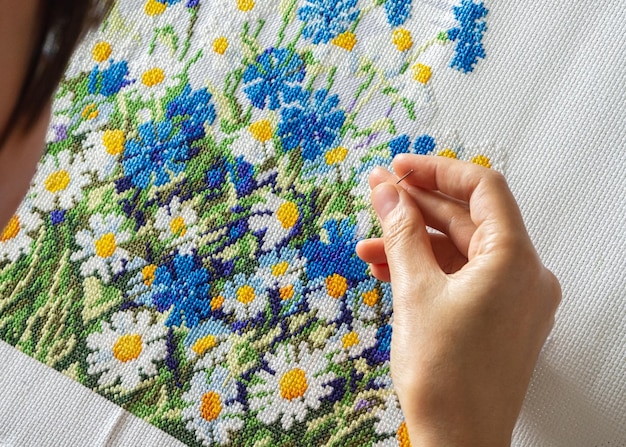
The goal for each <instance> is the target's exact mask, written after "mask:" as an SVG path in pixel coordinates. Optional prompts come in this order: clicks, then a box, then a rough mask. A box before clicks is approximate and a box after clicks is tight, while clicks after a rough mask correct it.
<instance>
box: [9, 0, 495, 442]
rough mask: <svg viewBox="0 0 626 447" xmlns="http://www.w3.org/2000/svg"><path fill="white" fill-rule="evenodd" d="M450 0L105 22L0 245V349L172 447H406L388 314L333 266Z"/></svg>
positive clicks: (449, 144)
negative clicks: (132, 418) (92, 395)
mask: <svg viewBox="0 0 626 447" xmlns="http://www.w3.org/2000/svg"><path fill="white" fill-rule="evenodd" d="M486 14H487V10H486V8H485V6H484V5H483V4H482V2H480V3H479V2H473V1H471V0H462V1H460V2H457V1H447V0H428V1H427V0H422V1H417V0H415V1H410V0H386V1H385V0H371V1H368V0H358V1H357V0H341V1H330V0H283V1H280V2H279V1H270V0H214V1H206V0H195V1H194V0H185V1H183V0H146V1H144V0H142V2H137V1H131V0H125V1H121V2H120V3H119V4H118V5H116V6H115V8H114V10H113V12H112V14H111V15H110V17H109V18H108V19H107V21H106V22H105V23H104V25H103V26H102V28H101V30H100V31H99V32H97V33H93V34H91V35H90V36H88V38H87V40H86V42H85V43H84V44H83V45H82V47H81V48H80V49H79V51H78V53H77V55H76V57H75V58H74V59H73V61H72V63H71V65H70V67H69V68H68V71H67V74H66V77H65V79H64V81H63V83H62V85H61V86H60V88H59V90H58V92H57V95H56V101H55V104H54V111H53V118H52V123H51V126H50V130H49V132H48V135H47V142H48V147H47V153H46V155H45V157H44V158H43V160H42V161H41V163H40V165H39V169H38V171H37V174H36V176H35V178H34V181H33V185H32V188H31V190H30V192H29V193H28V196H27V198H26V199H25V201H24V203H23V204H22V206H21V207H20V209H19V210H18V211H17V213H16V214H15V216H14V217H13V218H12V219H11V220H10V222H9V224H8V225H7V226H6V228H5V229H4V230H3V231H2V233H1V235H0V263H1V264H0V335H1V337H2V338H3V339H4V340H6V341H7V342H9V343H11V344H13V345H15V346H16V347H17V348H19V349H20V350H22V351H24V352H25V353H27V354H29V355H31V356H33V357H35V358H36V359H38V360H40V361H42V362H44V363H46V364H48V365H50V366H52V367H54V368H56V369H57V370H59V371H62V372H63V373H64V374H66V375H68V376H70V377H72V378H74V379H75V380H77V381H79V382H80V383H82V384H84V385H85V386H87V387H89V388H91V389H93V390H95V391H96V392H98V393H100V394H102V395H103V396H105V397H107V398H108V399H110V400H112V401H114V402H116V403H118V404H119V405H121V406H123V407H124V408H126V409H128V410H129V411H131V412H132V413H134V414H136V415H138V416H139V417H142V418H145V419H146V420H148V421H149V422H150V423H152V424H153V425H155V426H157V427H159V428H161V429H163V430H165V431H167V432H169V433H171V434H172V435H174V436H176V437H177V438H179V439H180V440H182V441H183V442H185V443H187V444H189V445H194V446H200V445H206V446H209V445H233V446H241V445H376V446H391V445H401V446H406V445H409V441H408V434H407V431H406V425H404V424H403V422H402V415H401V412H400V409H399V405H398V402H397V398H396V397H395V395H394V394H393V391H392V388H391V382H390V379H389V363H388V361H389V349H390V340H391V325H390V316H391V291H390V288H389V286H388V285H387V284H381V283H379V282H377V281H376V280H374V279H373V278H372V277H371V276H370V275H369V273H368V268H367V265H366V264H364V263H363V262H362V261H360V260H359V259H358V258H357V257H356V255H355V253H354V247H355V245H356V242H357V241H358V240H359V239H361V238H364V237H367V236H371V235H373V234H375V233H376V232H377V231H378V230H377V226H376V223H375V219H373V216H372V215H371V213H370V211H369V206H368V195H369V188H368V186H367V174H368V172H369V171H370V170H371V169H372V168H373V167H374V166H377V165H389V163H390V161H391V159H392V158H393V156H395V155H397V154H399V153H408V152H411V153H419V154H433V155H443V156H449V157H457V158H464V159H467V160H471V161H474V162H475V163H479V164H481V165H484V166H487V167H491V165H492V164H496V167H497V164H498V162H499V160H498V159H497V158H494V157H493V155H492V154H491V153H490V152H489V151H488V148H482V149H481V150H477V149H476V150H473V149H469V148H467V147H464V146H463V145H462V144H461V143H460V142H459V140H458V139H457V138H456V137H455V136H454V135H453V134H452V135H450V134H445V133H444V134H440V135H439V134H437V135H435V134H433V133H431V132H426V130H425V129H426V128H427V127H426V126H427V124H428V123H429V122H430V121H431V118H432V116H433V114H434V113H435V112H436V111H437V105H436V102H435V99H434V98H435V92H434V88H433V79H434V78H435V77H436V76H437V74H438V73H440V72H442V71H444V70H458V71H460V72H462V73H467V72H471V71H472V70H473V69H474V67H475V65H476V63H477V61H478V59H480V58H484V57H485V51H484V48H483V45H482V43H481V42H482V37H483V34H484V32H485V30H486V25H485V22H484V18H485V16H486Z"/></svg>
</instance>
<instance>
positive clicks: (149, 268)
mask: <svg viewBox="0 0 626 447" xmlns="http://www.w3.org/2000/svg"><path fill="white" fill-rule="evenodd" d="M156 271H157V266H156V265H154V264H150V265H146V266H145V267H144V268H142V269H141V276H142V277H143V283H144V284H145V285H146V286H148V287H151V286H152V283H153V282H154V277H155V275H156Z"/></svg>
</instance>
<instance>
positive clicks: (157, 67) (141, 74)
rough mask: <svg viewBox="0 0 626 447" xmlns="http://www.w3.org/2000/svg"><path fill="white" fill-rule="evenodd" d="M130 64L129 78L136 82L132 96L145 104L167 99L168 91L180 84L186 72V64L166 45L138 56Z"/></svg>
mask: <svg viewBox="0 0 626 447" xmlns="http://www.w3.org/2000/svg"><path fill="white" fill-rule="evenodd" d="M128 62H129V67H128V69H129V72H130V76H129V77H130V78H131V79H135V80H136V81H135V83H134V84H133V85H134V87H135V88H134V89H133V90H132V91H131V92H132V93H131V94H132V95H133V96H139V97H140V98H141V99H142V101H143V102H149V101H150V100H151V99H156V100H160V99H162V98H163V97H165V95H166V94H167V91H168V89H170V88H172V87H176V86H177V85H178V84H179V83H180V78H179V75H180V74H181V73H182V72H183V70H184V63H182V62H180V61H179V60H178V56H177V55H176V53H175V52H174V51H173V50H171V49H169V48H167V47H166V46H164V45H159V46H157V47H156V48H155V50H154V52H153V53H151V54H148V53H147V52H145V51H144V52H142V53H140V54H137V57H136V58H134V59H130V60H129V61H128Z"/></svg>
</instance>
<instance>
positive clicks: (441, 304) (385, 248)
mask: <svg viewBox="0 0 626 447" xmlns="http://www.w3.org/2000/svg"><path fill="white" fill-rule="evenodd" d="M393 167H394V170H395V172H397V173H399V174H403V173H405V172H408V171H410V170H411V169H413V170H414V173H412V174H411V175H409V176H408V177H407V178H406V180H404V181H403V182H401V184H400V185H396V184H395V182H396V181H397V179H398V178H397V177H396V176H395V175H393V174H391V173H390V172H388V171H386V170H384V169H381V168H378V169H375V170H374V171H373V172H372V174H371V175H370V185H371V187H372V189H373V191H372V197H371V199H372V204H373V206H374V209H375V210H376V212H377V213H378V216H379V218H380V219H381V224H382V228H383V238H380V239H370V240H366V241H362V242H361V243H359V245H357V253H358V254H359V256H360V257H361V258H362V259H363V260H364V261H366V262H368V263H370V264H371V267H372V272H373V274H374V275H375V276H376V277H377V278H378V279H380V280H382V281H391V286H392V291H393V306H394V320H393V332H392V341H391V345H392V346H391V375H392V380H393V383H394V386H395V388H396V390H397V392H398V397H399V400H400V405H401V407H402V410H403V412H404V414H405V417H406V421H407V427H408V430H409V435H410V438H411V442H412V445H413V446H431V445H432V446H439V447H442V446H444V447H445V446H464V447H468V446H481V447H489V446H505V445H510V442H511V436H512V431H513V428H514V426H515V422H516V420H517V417H518V415H519V412H520V409H521V406H522V402H523V400H524V396H525V394H526V390H527V388H528V384H529V382H530V378H531V375H532V372H533V368H534V365H535V363H536V361H537V357H538V356H539V352H540V350H541V348H542V346H543V344H544V342H545V339H546V337H547V336H548V334H549V332H550V330H551V329H552V326H553V324H554V314H555V311H556V308H557V306H558V304H559V302H560V299H561V289H560V286H559V283H558V281H557V279H556V278H555V277H554V275H553V274H552V273H551V272H550V271H549V270H548V269H546V268H545V267H544V266H543V264H542V263H541V261H540V259H539V257H538V255H537V253H536V251H535V249H534V247H533V245H532V243H531V241H530V238H529V236H528V233H527V232H526V228H525V226H524V223H523V221H522V217H521V214H520V211H519V208H518V207H517V204H516V202H515V199H514V198H513V195H512V194H511V192H510V190H509V188H508V186H507V184H506V181H505V180H504V178H503V177H502V176H501V175H500V174H498V173H496V172H494V171H491V170H489V169H486V168H483V167H480V166H477V165H473V164H471V163H466V162H462V161H458V160H451V159H448V158H445V157H426V156H418V155H401V156H398V157H396V159H395V160H394V164H393ZM426 226H429V227H431V228H435V229H437V230H439V231H440V232H441V233H443V235H441V234H439V235H433V234H429V233H428V232H427V231H426Z"/></svg>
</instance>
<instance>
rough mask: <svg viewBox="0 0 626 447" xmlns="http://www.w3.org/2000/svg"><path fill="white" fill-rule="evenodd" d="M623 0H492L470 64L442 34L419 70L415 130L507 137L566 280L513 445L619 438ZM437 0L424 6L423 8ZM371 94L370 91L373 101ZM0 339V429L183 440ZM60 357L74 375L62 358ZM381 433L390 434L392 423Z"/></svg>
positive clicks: (554, 263) (532, 217)
mask: <svg viewBox="0 0 626 447" xmlns="http://www.w3.org/2000/svg"><path fill="white" fill-rule="evenodd" d="M257 3H258V2H257ZM432 3H435V2H432ZM620 3H621V2H618V1H613V2H610V1H609V2H600V3H597V4H594V5H592V6H590V4H589V2H587V1H583V0H577V1H570V0H567V1H565V0H556V1H550V2H547V1H530V0H522V1H520V2H514V3H509V2H500V1H497V0H493V1H491V2H485V7H486V8H488V9H489V14H488V15H487V17H486V19H487V21H488V25H489V30H488V31H487V32H485V33H484V36H483V39H482V42H483V44H484V48H485V53H486V58H485V59H484V60H482V59H481V60H479V62H478V64H477V65H476V66H475V70H474V71H473V72H471V73H469V74H464V73H463V72H461V71H458V70H456V69H449V68H448V67H449V64H450V62H451V60H452V59H453V51H454V47H452V46H450V44H448V46H447V47H445V46H444V47H441V48H440V49H441V50H445V51H448V52H449V53H448V54H447V55H443V54H442V55H441V57H442V58H441V64H440V65H437V64H436V63H435V62H437V61H438V60H430V61H427V62H428V63H432V65H430V66H431V67H435V69H433V70H432V77H431V78H430V80H429V82H428V85H429V86H430V87H431V89H432V90H433V93H434V95H435V98H436V104H437V108H436V112H435V113H434V114H433V117H432V118H431V119H430V120H429V124H423V126H424V130H423V132H421V133H420V134H419V135H423V134H426V135H430V136H433V139H435V140H437V141H438V143H439V142H440V141H443V140H442V138H445V137H447V138H448V141H450V140H453V141H454V140H455V141H459V140H460V138H459V137H456V136H455V134H454V133H447V132H448V131H451V130H454V129H457V130H458V132H457V133H456V135H460V136H461V137H462V141H464V142H468V143H470V144H471V145H470V146H469V147H470V148H472V147H474V148H476V149H473V152H472V153H470V154H465V155H461V156H464V157H465V158H468V159H469V158H471V157H473V156H474V155H473V154H476V153H480V152H482V151H485V150H487V149H488V148H493V147H499V148H503V151H502V152H497V153H496V152H495V151H494V152H493V153H492V154H490V155H492V156H491V159H492V160H494V163H495V162H497V163H502V162H503V161H504V156H503V155H502V154H503V153H504V154H505V155H506V156H507V165H506V174H507V178H508V180H509V182H510V184H511V187H512V190H513V192H514V193H515V195H516V197H517V199H518V200H519V202H520V206H521V208H522V211H523V213H524V216H525V219H526V222H527V224H528V227H529V231H530V233H531V236H532V238H533V240H534V241H535V243H536V244H537V248H538V251H539V253H540V255H541V257H542V259H544V260H545V261H546V263H547V265H549V266H550V267H551V268H552V269H553V270H554V271H555V273H556V274H557V276H558V277H559V278H560V280H561V283H562V286H563V290H564V301H563V303H562V306H561V309H560V311H559V314H558V315H557V325H556V327H555V330H554V332H553V334H552V336H551V338H550V340H549V341H548V344H547V346H546V349H545V350H544V352H543V354H542V356H541V357H540V359H539V363H538V366H537V370H536V374H535V377H534V378H533V382H532V385H531V388H530V391H529V395H528V396H527V400H526V403H525V406H524V409H523V411H522V415H521V418H520V421H519V424H518V427H517V429H516V433H515V437H514V441H513V445H516V446H562V447H571V446H574V447H586V446H622V445H626V431H625V430H626V421H625V420H624V415H625V414H626V407H625V406H624V405H625V403H626V388H624V386H625V385H626V376H625V373H626V371H625V370H624V366H623V365H624V360H625V355H626V354H625V353H626V351H625V346H626V331H624V327H626V321H625V320H624V318H626V302H625V297H626V289H625V288H624V287H625V285H626V277H625V276H624V269H623V262H621V260H622V259H623V253H624V252H625V251H626V246H625V245H624V243H625V241H626V227H625V226H624V225H623V216H624V213H625V212H626V202H624V197H626V183H624V181H623V173H624V172H626V158H625V157H624V156H623V151H621V150H620V148H623V147H624V145H625V144H626V126H624V120H623V117H624V115H625V113H626V96H625V95H624V94H625V92H626V90H625V89H624V88H623V86H624V85H626V72H625V71H624V70H623V69H622V66H623V61H624V60H626V47H625V46H624V41H623V39H622V40H620V39H619V38H616V30H619V29H621V27H622V26H623V23H624V20H625V19H626V16H624V9H623V7H622V5H621V4H620ZM459 4H460V2H459ZM416 5H418V3H417V2H413V7H415V6H416ZM438 11H439V10H436V9H426V13H425V14H424V17H425V19H430V18H432V17H433V14H436V13H438ZM360 26H361V25H360V24H359V25H358V27H357V28H356V32H355V34H356V37H357V38H358V37H359V32H360V28H359V27H360ZM618 34H619V33H618ZM91 45H93V43H91ZM355 48H356V46H355ZM434 48H439V47H434ZM84 51H85V52H86V53H85V54H86V55H87V57H88V52H89V51H91V48H89V46H88V45H86V49H85V50H84ZM423 57H426V55H424V56H423ZM90 63H92V62H90ZM93 65H95V64H93ZM436 67H439V68H440V69H437V68H436ZM92 69H93V66H92V67H91V68H90V69H88V70H86V73H90V72H91V70H92ZM335 85H336V84H335ZM380 110H382V109H378V108H376V107H373V108H371V109H369V110H368V114H370V115H372V116H376V115H378V114H380V113H381V112H380ZM438 132H439V133H440V134H438ZM446 133H447V135H446ZM442 134H443V135H442ZM417 136H418V134H415V135H414V136H412V138H417ZM441 144H444V145H445V146H448V147H449V146H451V145H453V143H449V142H448V143H446V142H443V143H441ZM445 146H444V147H443V148H442V149H445V148H446V147H445ZM463 148H464V149H465V150H466V148H467V146H465V145H464V146H463ZM471 151H472V149H471ZM459 152H462V151H459ZM494 154H495V155H494ZM500 166H502V165H501V164H500ZM26 256H27V255H26ZM616 261H617V262H616ZM42 271H43V270H41V269H40V270H39V271H37V274H41V272H42ZM2 296H3V298H4V292H3V295H2ZM24 302H26V303H27V302H28V301H27V300H24ZM114 312H115V311H112V313H114ZM3 315H4V314H3ZM24 318H25V319H27V318H29V317H28V316H24ZM103 321H104V319H103ZM104 322H106V321H104ZM15 337H17V336H15ZM3 338H6V337H4V336H3ZM14 339H15V338H14ZM14 344H16V343H14ZM42 344H43V343H42ZM18 347H19V345H18ZM20 349H22V350H24V349H23V348H21V347H20ZM0 352H1V355H2V358H3V360H5V361H4V362H3V364H1V365H0V421H2V423H0V444H1V443H4V444H7V445H20V446H25V445H29V446H30V445H33V446H43V445H45V446H48V445H49V446H53V445H54V446H68V445H77V446H85V445H90V446H91V445H93V446H104V445H106V446H112V445H115V446H118V445H119V446H128V445H133V446H135V445H136V446H143V445H146V446H157V445H168V446H169V445H178V444H177V443H176V441H174V440H173V438H171V437H169V435H166V434H165V432H162V431H160V430H159V429H157V428H151V426H150V425H148V424H149V423H154V422H153V420H154V418H153V417H151V415H150V414H148V412H146V413H144V414H139V416H140V417H143V418H144V419H145V420H146V421H148V422H147V423H145V424H142V423H140V422H141V421H140V420H139V419H136V418H134V417H132V416H129V415H127V413H125V412H123V411H121V410H118V409H117V408H118V407H116V406H115V405H114V404H112V403H109V402H107V401H106V400H105V399H109V400H112V401H113V402H115V401H116V400H115V399H114V398H112V397H111V395H110V394H107V393H104V392H101V391H100V392H101V395H102V396H103V397H100V396H98V395H96V394H93V393H91V391H90V389H93V388H92V387H89V388H87V387H83V386H81V385H78V383H81V382H80V381H79V382H74V380H70V379H68V378H67V377H65V376H62V375H60V374H58V373H56V372H55V371H54V370H52V369H50V368H47V367H46V366H44V365H43V364H36V363H35V362H34V361H32V360H31V359H29V358H26V357H25V356H24V355H23V354H20V353H18V352H12V350H11V349H10V348H7V347H6V345H3V344H2V343H0ZM27 352H28V351H27ZM31 355H33V354H32V353H31ZM34 357H35V358H37V356H34ZM39 359H40V361H41V360H42V357H41V356H40V357H39ZM44 361H45V360H44ZM366 361H367V357H366ZM7 362H8V363H7ZM14 362H15V363H14ZM57 369H59V370H61V371H63V372H65V374H66V376H70V377H71V376H73V374H72V370H70V369H68V368H66V369H62V368H59V367H57ZM94 380H96V379H94ZM82 383H85V382H84V380H83V381H82ZM162 396H163V395H159V397H158V398H162ZM122 405H124V404H122ZM335 405H336V404H335ZM124 406H125V407H126V408H128V406H127V405H124ZM380 408H381V407H379V406H377V405H372V406H371V407H370V409H369V412H371V413H372V418H371V419H369V421H368V422H367V423H369V424H371V425H374V424H377V423H378V422H379V421H380V420H381V417H380V414H381V413H379V409H380ZM135 413H136V414H137V412H135ZM376 413H378V415H377V414H376ZM155 414H157V415H158V414H159V413H155ZM154 425H156V426H157V427H158V424H154ZM348 439H349V438H348ZM359 441H360V440H358V441H357V442H359ZM341 442H343V440H342V441H341ZM372 442H373V441H372ZM386 442H389V443H392V444H391V445H398V444H399V442H398V439H397V437H396V438H395V439H394V436H393V435H392V434H391V433H390V434H389V437H388V438H386ZM394 443H395V444H394ZM269 445H272V444H269ZM295 445H303V443H301V442H300V443H299V442H296V443H295ZM337 445H342V444H340V443H337ZM345 445H350V444H349V441H348V442H347V443H346V444H345ZM366 445H367V444H366Z"/></svg>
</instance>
